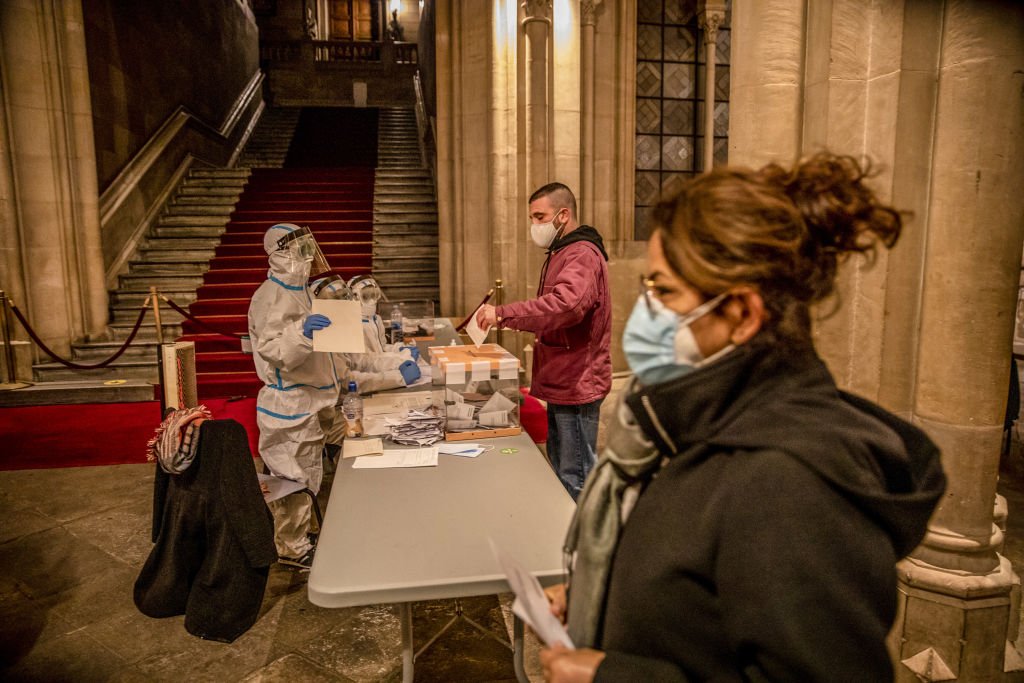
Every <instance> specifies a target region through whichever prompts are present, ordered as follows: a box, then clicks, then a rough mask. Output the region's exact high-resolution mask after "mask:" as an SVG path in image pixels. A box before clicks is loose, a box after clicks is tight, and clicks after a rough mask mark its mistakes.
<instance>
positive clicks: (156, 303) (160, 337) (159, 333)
mask: <svg viewBox="0 0 1024 683" xmlns="http://www.w3.org/2000/svg"><path fill="white" fill-rule="evenodd" d="M149 296H150V298H151V299H153V318H154V319H155V320H156V345H157V346H158V347H159V346H160V345H162V344H163V343H164V328H163V324H162V323H161V322H160V295H159V294H158V293H157V291H156V287H150V288H149Z"/></svg>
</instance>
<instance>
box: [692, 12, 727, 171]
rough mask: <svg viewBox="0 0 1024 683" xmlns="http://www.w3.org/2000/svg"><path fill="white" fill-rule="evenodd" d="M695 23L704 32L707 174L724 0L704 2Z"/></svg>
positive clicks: (711, 151)
mask: <svg viewBox="0 0 1024 683" xmlns="http://www.w3.org/2000/svg"><path fill="white" fill-rule="evenodd" d="M697 21H698V22H699V23H700V27H701V29H703V31H704V55H705V56H704V164H703V166H702V167H701V170H702V171H704V172H705V173H707V172H708V171H710V170H711V167H712V166H713V165H714V163H715V63H716V62H717V61H718V43H717V41H718V27H719V26H721V25H722V22H724V21H725V0H705V1H704V2H702V3H701V4H700V12H699V13H698V14H697Z"/></svg>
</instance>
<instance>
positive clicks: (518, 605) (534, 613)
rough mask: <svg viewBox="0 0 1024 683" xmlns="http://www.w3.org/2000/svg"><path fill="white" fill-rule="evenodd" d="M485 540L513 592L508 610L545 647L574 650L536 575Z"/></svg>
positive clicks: (491, 542) (492, 541) (491, 540)
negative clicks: (557, 645) (554, 646)
mask: <svg viewBox="0 0 1024 683" xmlns="http://www.w3.org/2000/svg"><path fill="white" fill-rule="evenodd" d="M487 540H488V541H489V542H490V544H491V551H493V552H494V558H495V559H496V560H497V561H498V566H500V567H501V570H502V571H503V572H505V577H506V578H507V579H508V585H509V586H510V587H511V588H512V592H513V593H515V594H516V599H515V601H514V602H513V603H512V611H513V612H514V613H515V615H516V616H517V617H519V618H520V619H522V620H523V621H524V622H525V623H526V624H527V625H529V627H530V628H532V629H533V631H534V633H536V634H537V637H538V638H540V639H541V640H542V641H544V644H545V645H547V646H548V647H551V646H552V645H555V644H556V643H561V644H562V645H564V646H565V647H567V648H569V649H570V650H575V649H576V647H575V646H574V645H573V644H572V640H571V639H570V638H569V634H568V633H567V632H566V630H565V626H563V625H562V622H560V621H558V618H557V617H555V615H554V614H552V613H551V609H550V607H549V606H548V599H547V596H546V595H544V589H543V588H541V587H540V582H539V581H538V580H537V577H535V576H534V575H533V574H531V573H530V572H528V571H526V568H525V567H523V566H522V565H521V564H519V563H518V562H516V561H515V560H514V559H513V558H511V557H510V556H509V555H507V554H506V553H504V552H503V551H501V550H499V549H498V546H497V545H495V543H494V540H493V539H490V538H489V539H487Z"/></svg>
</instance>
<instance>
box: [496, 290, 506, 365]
mask: <svg viewBox="0 0 1024 683" xmlns="http://www.w3.org/2000/svg"><path fill="white" fill-rule="evenodd" d="M503 303H505V288H504V287H502V285H501V278H498V279H496V280H495V281H494V307H495V308H497V307H498V306H500V305H502V304H503ZM494 338H495V340H496V341H497V342H498V346H500V347H502V348H504V347H505V343H504V342H505V331H504V330H503V329H501V327H498V329H497V330H496V331H495V333H494Z"/></svg>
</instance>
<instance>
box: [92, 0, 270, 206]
mask: <svg viewBox="0 0 1024 683" xmlns="http://www.w3.org/2000/svg"><path fill="white" fill-rule="evenodd" d="M82 6H83V10H84V12H83V14H84V17H85V41H86V51H87V54H88V63H89V81H90V87H91V93H92V108H93V131H94V137H95V141H96V165H97V173H98V180H99V186H100V191H101V192H102V191H103V190H104V189H106V188H107V186H108V185H109V184H110V183H111V181H113V179H114V178H115V176H116V175H117V173H118V172H119V171H120V170H121V169H122V168H123V167H124V165H125V164H126V163H127V162H128V161H129V160H130V159H131V158H132V157H133V156H134V155H135V154H137V153H138V151H139V150H140V149H141V148H142V146H143V145H144V144H145V143H146V141H147V140H149V138H150V137H151V136H152V135H153V134H154V133H155V132H156V130H157V129H158V128H160V126H161V125H162V124H163V123H164V121H165V120H166V119H167V118H168V117H169V116H170V115H171V114H172V113H173V112H174V111H175V110H176V109H177V108H178V107H179V106H181V107H184V108H186V109H187V110H188V111H190V112H191V113H192V114H194V115H195V117H196V118H198V119H199V120H200V121H202V122H204V123H206V124H207V125H209V126H210V127H212V128H214V129H218V128H220V126H221V123H222V121H223V120H224V118H225V117H226V116H227V114H228V112H229V110H230V109H231V107H232V105H233V104H234V102H235V100H236V98H237V97H238V95H239V93H240V92H241V91H242V90H243V89H244V88H245V86H246V84H247V83H248V82H249V80H250V79H251V78H252V76H253V74H254V73H255V71H256V70H257V68H258V65H259V49H258V42H257V32H256V24H255V22H254V21H253V19H252V15H251V14H248V12H247V10H246V9H245V7H244V3H239V2H234V1H224V0H222V1H220V2H198V3H197V2H189V1H188V0H162V1H161V2H119V1H118V0H83V2H82Z"/></svg>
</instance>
